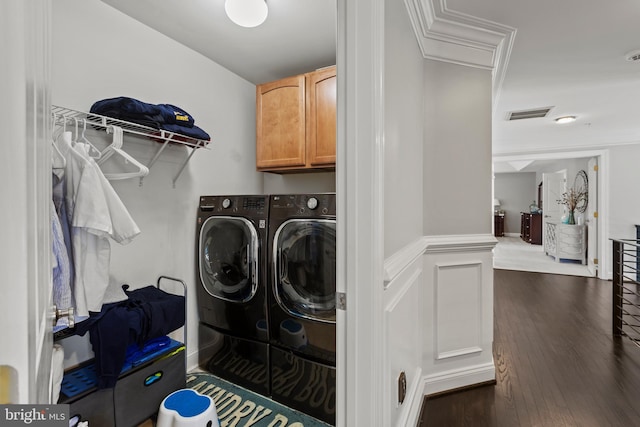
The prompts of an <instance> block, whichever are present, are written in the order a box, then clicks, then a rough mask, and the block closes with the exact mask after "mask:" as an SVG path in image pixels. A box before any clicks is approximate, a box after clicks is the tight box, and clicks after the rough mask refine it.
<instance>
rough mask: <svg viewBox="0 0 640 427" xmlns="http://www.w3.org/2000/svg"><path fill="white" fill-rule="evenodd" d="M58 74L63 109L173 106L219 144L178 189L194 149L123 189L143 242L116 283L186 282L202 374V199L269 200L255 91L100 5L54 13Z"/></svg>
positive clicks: (146, 145)
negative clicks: (133, 101)
mask: <svg viewBox="0 0 640 427" xmlns="http://www.w3.org/2000/svg"><path fill="white" fill-rule="evenodd" d="M52 68H53V94H52V97H53V104H55V105H60V106H64V107H69V108H73V109H77V110H82V111H87V110H88V109H89V108H90V106H91V104H92V103H93V102H94V101H97V100H99V99H103V98H110V97H116V96H130V97H133V98H137V99H140V100H142V101H145V102H150V103H170V104H174V105H177V106H180V107H182V108H184V109H185V110H186V111H187V112H189V113H190V114H191V115H193V117H194V118H195V120H196V125H198V126H200V127H201V128H203V129H204V130H205V131H207V132H208V133H209V134H210V135H211V136H212V143H211V144H210V147H211V149H210V150H202V149H201V150H199V151H198V152H197V153H195V154H194V156H193V157H192V159H191V161H190V162H189V163H188V165H187V167H186V169H185V171H184V172H183V174H182V176H181V177H180V178H179V180H178V181H177V185H176V188H172V184H171V182H172V179H173V177H174V176H175V175H176V174H177V172H178V169H179V167H180V165H181V164H182V162H183V161H184V159H185V156H186V155H187V151H188V150H187V149H186V148H184V147H169V148H168V149H167V150H166V152H165V153H163V154H162V156H161V157H160V159H159V161H158V162H157V164H156V165H155V166H153V168H152V169H151V172H150V174H149V175H148V176H147V177H146V178H145V179H144V182H143V185H142V186H139V185H138V180H137V179H130V180H125V181H114V182H113V186H114V188H115V189H116V191H117V193H118V194H119V195H120V197H121V199H122V200H123V202H124V204H125V205H126V206H127V208H128V210H129V212H130V213H131V215H132V216H133V218H134V220H135V221H136V222H137V223H138V225H139V227H140V229H141V230H142V233H141V235H140V236H138V237H137V238H136V239H135V240H134V241H133V242H132V243H130V244H129V245H127V246H119V245H118V244H115V243H113V244H112V259H111V271H112V275H113V276H114V277H115V278H117V279H118V280H119V281H121V282H123V283H129V284H131V285H132V286H133V287H139V286H143V285H147V284H152V283H155V280H156V278H157V277H158V276H159V275H163V274H164V275H168V276H173V277H177V278H181V279H183V280H185V281H186V283H187V285H188V287H189V306H188V312H187V313H188V327H189V330H190V331H191V333H190V337H189V341H188V343H187V345H188V357H189V365H190V367H191V366H194V365H195V363H196V357H195V354H196V351H197V336H196V331H197V327H196V326H197V321H198V314H197V308H196V298H195V296H196V291H195V290H196V288H195V286H196V276H195V269H196V266H195V225H196V223H195V219H196V212H197V211H196V210H197V206H198V198H199V196H200V195H205V194H235V193H240V194H249V193H262V191H263V179H262V174H260V173H258V172H256V170H255V86H254V85H253V84H251V83H249V82H247V81H245V80H243V79H241V78H239V77H238V76H236V75H235V74H232V73H231V72H229V71H228V70H226V69H224V68H222V67H220V66H219V65H217V64H215V63H214V62H212V61H210V60H209V59H207V58H205V57H203V56H202V55H200V54H198V53H196V52H194V51H192V50H189V49H187V48H185V47H184V46H183V45H181V44H178V43H177V42H175V41H173V40H171V39H169V38H167V37H165V36H163V35H161V34H160V33H158V32H156V31H154V30H152V29H150V28H149V27H146V26H144V25H142V24H140V23H138V22H137V21H134V20H133V19H131V18H129V17H127V16H125V15H123V14H122V13H121V12H119V11H117V10H116V9H113V8H111V7H109V6H107V5H105V4H104V3H102V2H100V1H98V0H56V1H55V2H54V3H53V64H52ZM158 146H159V144H157V143H155V142H152V141H148V140H141V139H136V138H126V137H125V145H124V148H125V149H126V150H127V151H129V152H130V154H132V155H134V156H137V157H138V158H139V160H141V161H142V162H143V163H147V162H148V161H149V160H150V158H151V156H152V155H153V153H154V152H155V150H156V149H157V147H158ZM74 351H78V352H81V350H74ZM85 357H86V356H85V355H83V354H75V355H74V354H68V355H67V358H68V359H74V358H75V359H83V358H85ZM67 363H70V362H69V361H68V362H67Z"/></svg>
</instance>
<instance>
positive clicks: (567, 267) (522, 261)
mask: <svg viewBox="0 0 640 427" xmlns="http://www.w3.org/2000/svg"><path fill="white" fill-rule="evenodd" d="M497 239H498V244H497V245H496V247H495V249H494V251H493V267H494V268H498V269H501V270H519V271H535V272H538V273H554V274H568V275H572V276H591V274H590V273H589V269H588V268H587V266H586V265H582V264H580V263H579V262H576V261H569V260H562V261H561V262H556V261H555V259H554V258H553V257H550V256H548V255H546V254H545V253H544V248H543V247H542V245H532V244H530V243H527V242H525V241H524V240H522V239H521V238H520V237H497Z"/></svg>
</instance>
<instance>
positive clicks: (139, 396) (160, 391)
mask: <svg viewBox="0 0 640 427" xmlns="http://www.w3.org/2000/svg"><path fill="white" fill-rule="evenodd" d="M184 353H185V352H184V351H179V352H178V353H177V354H174V355H172V356H168V357H164V358H160V359H158V360H156V361H155V362H153V363H151V364H150V365H147V366H145V367H142V368H138V369H136V370H134V371H131V372H127V373H126V374H125V375H124V376H123V377H121V378H120V379H118V382H117V383H116V386H115V388H114V392H113V404H114V408H115V419H116V422H115V425H116V426H118V427H122V426H124V427H127V426H136V425H138V424H140V423H141V422H143V421H144V420H146V419H147V418H149V417H150V416H152V415H153V414H155V413H156V412H158V409H159V408H160V403H162V400H163V399H164V398H165V397H167V396H168V395H169V394H171V393H173V392H174V391H176V390H180V389H181V388H185V386H186V373H185V359H184V357H185V355H184ZM89 426H91V423H89Z"/></svg>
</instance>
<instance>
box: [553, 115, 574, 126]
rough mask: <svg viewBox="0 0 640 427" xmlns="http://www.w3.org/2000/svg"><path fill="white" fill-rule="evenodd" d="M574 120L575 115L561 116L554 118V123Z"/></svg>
mask: <svg viewBox="0 0 640 427" xmlns="http://www.w3.org/2000/svg"><path fill="white" fill-rule="evenodd" d="M575 121H576V116H563V117H558V118H557V119H556V123H560V124H561V125H562V124H565V123H571V122H575Z"/></svg>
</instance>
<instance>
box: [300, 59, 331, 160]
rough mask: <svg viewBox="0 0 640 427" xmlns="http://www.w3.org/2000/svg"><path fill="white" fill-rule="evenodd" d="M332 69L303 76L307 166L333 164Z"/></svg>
mask: <svg viewBox="0 0 640 427" xmlns="http://www.w3.org/2000/svg"><path fill="white" fill-rule="evenodd" d="M336 92H337V89H336V67H331V68H325V69H322V70H319V71H316V72H314V73H309V74H308V75H307V163H308V164H309V165H311V166H318V165H335V164H336Z"/></svg>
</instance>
